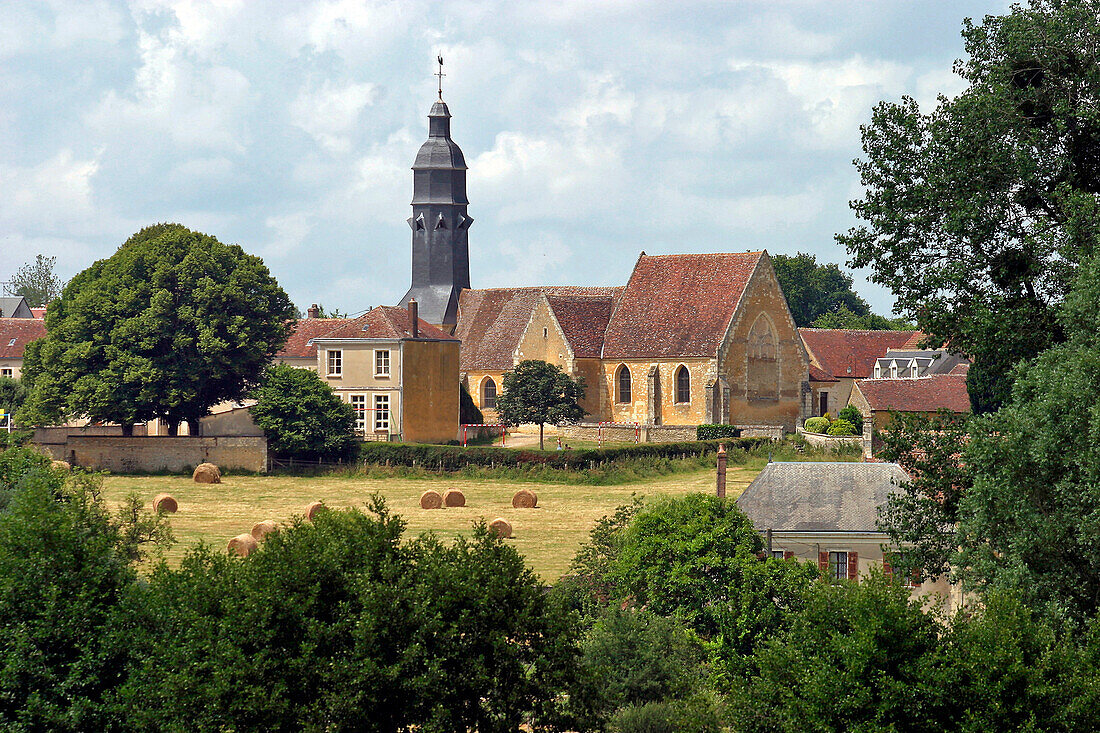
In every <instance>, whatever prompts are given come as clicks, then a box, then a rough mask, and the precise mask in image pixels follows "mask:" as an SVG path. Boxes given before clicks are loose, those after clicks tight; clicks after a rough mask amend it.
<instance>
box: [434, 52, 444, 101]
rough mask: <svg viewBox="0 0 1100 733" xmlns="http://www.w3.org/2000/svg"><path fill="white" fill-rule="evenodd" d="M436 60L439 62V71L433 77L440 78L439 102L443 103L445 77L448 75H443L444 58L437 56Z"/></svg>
mask: <svg viewBox="0 0 1100 733" xmlns="http://www.w3.org/2000/svg"><path fill="white" fill-rule="evenodd" d="M435 60H436V61H438V62H439V71H437V72H435V74H433V76H438V77H439V101H440V102H442V101H443V77H445V76H446V74H444V73H443V57H442V56H438V55H437V56H436V57H435Z"/></svg>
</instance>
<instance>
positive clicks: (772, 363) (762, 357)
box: [746, 313, 780, 400]
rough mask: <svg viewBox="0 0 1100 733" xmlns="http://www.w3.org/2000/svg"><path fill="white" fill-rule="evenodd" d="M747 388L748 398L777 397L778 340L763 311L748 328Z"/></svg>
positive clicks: (769, 398) (767, 398)
mask: <svg viewBox="0 0 1100 733" xmlns="http://www.w3.org/2000/svg"><path fill="white" fill-rule="evenodd" d="M746 346H747V349H748V390H747V397H748V398H749V399H750V400H778V399H779V370H780V365H779V342H778V339H777V338H776V336H775V329H774V328H773V327H772V323H771V320H770V319H769V318H768V317H767V316H766V315H765V314H763V313H761V314H760V315H759V316H757V317H756V321H755V322H754V323H753V324H752V328H751V329H749V338H748V344H747V345H746Z"/></svg>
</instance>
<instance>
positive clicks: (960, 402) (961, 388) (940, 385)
mask: <svg viewBox="0 0 1100 733" xmlns="http://www.w3.org/2000/svg"><path fill="white" fill-rule="evenodd" d="M856 386H858V387H859V391H860V392H862V393H863V396H864V397H865V398H866V399H867V404H868V405H870V407H871V409H872V410H875V411H878V410H897V411H898V412H935V411H937V410H950V411H951V412H960V413H961V412H970V395H969V393H968V392H967V391H966V375H965V374H934V375H932V376H930V377H914V378H911V379H861V380H860V381H858V382H856Z"/></svg>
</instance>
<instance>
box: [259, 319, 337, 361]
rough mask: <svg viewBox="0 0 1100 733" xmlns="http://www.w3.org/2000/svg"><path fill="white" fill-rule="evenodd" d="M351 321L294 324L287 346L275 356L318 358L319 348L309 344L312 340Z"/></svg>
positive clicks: (326, 320) (327, 320) (312, 321)
mask: <svg viewBox="0 0 1100 733" xmlns="http://www.w3.org/2000/svg"><path fill="white" fill-rule="evenodd" d="M350 320H351V319H350V318H303V319H302V320H300V321H298V322H297V323H295V324H294V330H293V331H291V332H290V338H288V339H287V340H286V344H285V345H284V346H283V348H282V349H280V350H279V351H278V352H277V353H276V354H275V357H276V358H278V359H313V358H314V357H316V356H317V348H316V347H315V346H313V345H312V344H310V343H309V341H310V339H312V338H316V337H317V336H320V335H322V334H325V333H328V332H329V331H332V330H334V329H335V328H336V327H338V326H341V325H343V324H345V323H347V322H348V321H350Z"/></svg>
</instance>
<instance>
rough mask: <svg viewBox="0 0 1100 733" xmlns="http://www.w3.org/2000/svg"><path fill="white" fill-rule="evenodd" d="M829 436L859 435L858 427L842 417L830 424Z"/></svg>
mask: <svg viewBox="0 0 1100 733" xmlns="http://www.w3.org/2000/svg"><path fill="white" fill-rule="evenodd" d="M828 434H829V435H841V436H842V435H857V433H856V426H855V425H853V424H852V423H850V422H848V421H847V420H845V419H844V418H842V417H838V418H837V419H836V420H833V421H832V423H830V424H829V429H828Z"/></svg>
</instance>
